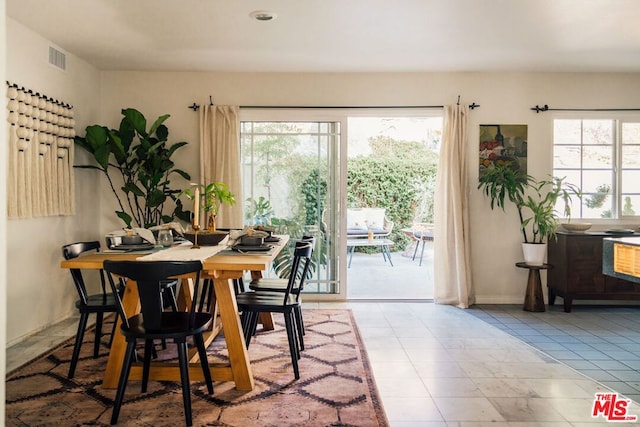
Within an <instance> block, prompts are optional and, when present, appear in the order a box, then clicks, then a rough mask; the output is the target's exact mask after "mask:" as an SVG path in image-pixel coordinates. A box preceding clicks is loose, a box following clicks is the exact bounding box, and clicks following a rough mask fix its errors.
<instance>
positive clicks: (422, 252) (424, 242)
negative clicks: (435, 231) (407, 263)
mask: <svg viewBox="0 0 640 427" xmlns="http://www.w3.org/2000/svg"><path fill="white" fill-rule="evenodd" d="M421 242H422V251H421V252H420V264H418V266H422V258H424V245H425V244H426V243H427V241H426V240H421ZM418 244H419V242H418Z"/></svg>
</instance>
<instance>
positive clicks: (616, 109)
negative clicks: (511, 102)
mask: <svg viewBox="0 0 640 427" xmlns="http://www.w3.org/2000/svg"><path fill="white" fill-rule="evenodd" d="M531 110H533V111H535V112H536V114H537V113H540V112H545V111H640V108H550V107H549V106H548V105H547V104H544V105H543V106H542V107H540V106H538V105H536V106H535V107H531Z"/></svg>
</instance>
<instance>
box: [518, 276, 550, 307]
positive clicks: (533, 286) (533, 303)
mask: <svg viewBox="0 0 640 427" xmlns="http://www.w3.org/2000/svg"><path fill="white" fill-rule="evenodd" d="M522 309H523V310H525V311H534V312H542V311H545V308H544V297H543V295H542V281H541V280H540V270H538V269H537V268H535V269H534V268H531V269H529V278H528V280H527V293H526V295H525V298H524V306H523V307H522Z"/></svg>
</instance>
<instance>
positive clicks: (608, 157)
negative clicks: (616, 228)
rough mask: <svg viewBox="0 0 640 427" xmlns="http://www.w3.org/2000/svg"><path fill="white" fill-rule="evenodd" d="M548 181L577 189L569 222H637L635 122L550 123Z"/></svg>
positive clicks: (639, 152)
mask: <svg viewBox="0 0 640 427" xmlns="http://www.w3.org/2000/svg"><path fill="white" fill-rule="evenodd" d="M553 175H554V176H558V177H563V176H564V177H566V182H569V183H571V184H575V185H577V186H579V187H580V188H581V189H582V192H583V197H582V203H580V200H573V202H572V209H571V212H572V214H571V216H572V217H573V218H590V219H595V218H611V219H620V218H623V217H630V216H640V122H638V121H625V120H616V119H555V120H554V123H553ZM574 199H575V198H574Z"/></svg>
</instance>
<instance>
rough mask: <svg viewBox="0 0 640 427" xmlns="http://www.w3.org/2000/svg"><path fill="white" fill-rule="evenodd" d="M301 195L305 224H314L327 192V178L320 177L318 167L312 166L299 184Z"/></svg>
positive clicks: (320, 214)
mask: <svg viewBox="0 0 640 427" xmlns="http://www.w3.org/2000/svg"><path fill="white" fill-rule="evenodd" d="M300 193H301V194H300V195H301V197H302V211H303V212H304V215H305V222H304V223H305V224H306V225H314V224H317V223H318V220H319V219H320V218H321V216H322V211H324V206H325V198H326V194H327V180H326V179H324V178H321V177H320V173H319V171H318V168H313V169H311V171H310V172H309V175H308V176H307V177H306V178H305V179H304V180H303V182H302V185H301V186H300Z"/></svg>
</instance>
